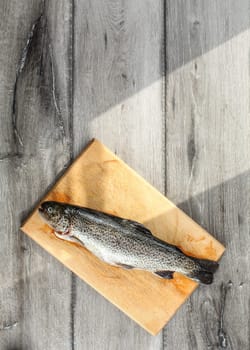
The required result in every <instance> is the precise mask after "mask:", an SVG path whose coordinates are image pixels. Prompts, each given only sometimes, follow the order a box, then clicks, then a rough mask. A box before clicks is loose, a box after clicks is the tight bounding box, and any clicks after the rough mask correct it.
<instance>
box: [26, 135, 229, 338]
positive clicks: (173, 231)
mask: <svg viewBox="0 0 250 350" xmlns="http://www.w3.org/2000/svg"><path fill="white" fill-rule="evenodd" d="M44 200H59V201H64V202H65V201H66V202H68V203H71V204H75V205H80V206H84V207H86V206H87V205H88V206H89V207H90V208H93V209H97V210H103V211H104V212H109V213H111V214H113V215H117V216H120V217H123V218H127V219H132V220H135V221H138V222H141V223H143V224H145V225H146V226H147V227H148V228H149V229H150V230H151V232H152V233H153V234H155V235H156V236H157V237H159V238H161V239H163V240H165V241H167V242H169V243H171V244H175V245H177V246H178V247H180V248H181V249H182V250H184V251H185V252H188V253H189V254H190V255H193V256H196V257H200V258H205V259H214V260H217V259H218V258H219V257H220V256H221V254H222V253H223V251H224V248H223V246H222V245H221V244H220V243H219V242H218V241H216V240H215V239H213V237H212V236H210V235H209V234H208V233H207V232H206V231H205V230H203V229H202V228H201V227H200V226H199V225H197V224H196V223H195V222H194V221H192V220H191V219H190V218H189V217H188V216H187V215H185V214H184V213H183V212H182V211H181V210H180V209H178V208H176V207H175V206H174V204H173V203H171V202H170V201H169V200H167V199H166V198H165V197H164V196H163V195H161V194H160V193H159V192H158V191H157V190H156V189H154V188H153V187H152V186H150V185H149V184H148V183H147V182H146V181H145V180H143V178H141V177H140V176H138V175H137V173H135V172H134V171H133V170H132V169H131V168H129V167H128V166H127V165H126V164H125V163H123V162H122V161H121V160H120V159H119V158H117V157H116V156H115V155H114V154H113V153H112V152H111V151H109V150H108V149H107V148H105V147H104V146H103V145H102V144H101V143H99V142H98V141H97V140H95V141H93V142H92V143H91V145H89V146H88V147H87V149H86V150H85V151H84V152H83V153H82V154H81V155H80V156H79V157H78V158H77V160H76V161H75V162H74V163H73V164H72V165H71V166H70V168H69V170H67V172H66V173H65V174H64V176H63V177H62V178H61V179H60V180H59V181H58V182H57V184H56V185H55V186H54V187H53V188H52V189H51V191H50V192H49V193H48V195H47V196H46V197H45V198H44V199H43V200H42V201H44ZM22 230H23V231H24V232H25V233H27V234H28V235H29V236H30V237H31V238H33V239H34V240H35V241H36V242H37V243H39V244H40V245H41V246H42V247H43V248H45V249H46V250H47V251H48V252H49V253H51V254H52V255H54V256H55V257H56V258H57V259H59V260H60V261H61V262H62V263H63V264H65V265H66V266H67V267H68V268H70V269H71V270H72V271H73V272H75V273H76V274H77V275H78V276H79V277H81V278H82V279H83V280H85V281H86V282H87V283H88V284H90V285H91V286H92V287H94V288H95V289H96V290H97V291H99V292H100V293H101V294H102V295H104V296H105V297H106V298H107V299H108V300H110V301H111V302H113V303H114V304H115V305H117V306H118V307H119V308H120V309H121V310H122V311H124V312H125V313H126V314H127V315H129V316H130V317H131V318H132V319H134V320H135V321H136V322H138V323H139V324H140V325H141V326H142V327H144V328H145V329H146V330H147V331H148V332H150V333H151V334H153V335H155V334H156V333H158V332H159V331H160V330H161V328H162V327H163V326H164V324H165V323H166V322H167V321H168V320H169V319H170V318H171V317H172V316H173V315H174V313H175V312H176V310H177V308H178V307H179V306H180V305H181V304H182V303H183V302H184V301H185V300H186V298H187V297H188V296H189V295H190V293H191V292H192V291H193V290H194V288H195V287H196V285H197V284H196V283H195V282H193V281H191V280H190V279H188V278H186V277H184V276H181V275H179V274H176V276H175V278H174V279H173V280H170V281H168V280H164V279H161V278H159V277H156V276H154V275H153V274H151V273H146V272H143V271H139V270H133V271H127V270H124V269H120V268H117V267H112V266H111V265H109V264H106V263H104V262H102V261H101V260H100V259H98V258H96V257H95V256H94V255H93V254H91V253H90V252H88V251H87V250H86V249H85V248H83V247H82V246H79V245H75V244H72V243H69V242H65V241H63V240H60V239H58V238H57V237H56V236H55V235H54V233H53V230H52V229H51V228H50V227H49V226H48V225H47V224H45V223H44V220H42V219H41V218H40V216H39V214H38V211H37V210H35V211H34V213H33V214H32V215H31V217H30V218H29V219H28V220H27V222H26V223H25V224H24V225H23V227H22Z"/></svg>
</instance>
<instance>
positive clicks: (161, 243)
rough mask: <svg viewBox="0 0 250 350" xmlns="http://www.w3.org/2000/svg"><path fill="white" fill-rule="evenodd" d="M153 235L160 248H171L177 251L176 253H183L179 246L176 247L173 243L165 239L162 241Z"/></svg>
mask: <svg viewBox="0 0 250 350" xmlns="http://www.w3.org/2000/svg"><path fill="white" fill-rule="evenodd" d="M153 237H154V241H155V242H156V243H157V244H158V245H159V246H161V247H162V248H165V249H166V248H167V249H171V250H173V251H175V252H177V253H181V254H183V251H182V250H181V249H180V248H178V247H177V246H176V245H173V244H170V243H167V242H165V241H162V240H161V239H159V238H157V237H155V236H153Z"/></svg>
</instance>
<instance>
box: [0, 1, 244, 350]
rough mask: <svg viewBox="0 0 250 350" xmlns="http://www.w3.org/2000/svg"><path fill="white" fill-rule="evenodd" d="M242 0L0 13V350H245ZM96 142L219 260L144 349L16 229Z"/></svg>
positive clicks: (125, 323)
mask: <svg viewBox="0 0 250 350" xmlns="http://www.w3.org/2000/svg"><path fill="white" fill-rule="evenodd" d="M249 27H250V1H247V0H239V1H234V0H217V1H215V0H211V1H206V0H202V1H195V0H182V1H181V0H178V1H176V0H175V1H170V0H169V1H164V0H154V1H151V0H137V1H134V0H126V1H121V0H120V1H119V0H107V1H102V0H45V1H43V0H1V3H0V82H1V83H0V118H1V119H0V120H1V124H0V202H1V207H0V209H1V210H0V234H1V237H0V350H57V349H60V350H70V349H72V350H73V349H74V350H80V349H86V350H91V349H93V350H99V349H100V350H106V349H107V350H113V349H119V350H122V349H126V350H128V349H129V350H134V349H136V350H145V349H152V350H153V349H154V350H160V349H167V350H172V349H174V350H175V349H177V350H178V349H181V350H185V349H192V350H194V349H198V350H200V349H201V350H202V349H220V348H226V349H236V350H238V349H241V350H248V349H250V317H249V314H250V278H249V267H250V258H249V251H250V235H249V225H250V174H249V169H250V157H249V150H250V115H249V114H250V71H249V70H250V63H249V52H250V32H249ZM93 137H97V138H99V139H100V140H101V141H102V142H103V143H105V144H106V145H107V146H108V147H110V148H111V149H112V150H113V151H114V152H116V153H117V154H118V155H119V156H120V157H121V158H122V159H124V160H125V161H126V162H127V163H128V164H129V165H130V166H132V167H133V168H134V169H135V170H136V171H138V172H139V173H140V174H141V175H142V176H144V177H145V178H146V179H147V180H148V181H149V182H150V183H151V184H153V185H154V186H155V187H156V188H158V189H159V190H160V191H161V192H162V193H164V194H166V195H167V196H168V197H169V198H170V199H171V200H173V201H174V202H175V203H176V204H177V205H179V206H180V207H181V208H182V209H183V210H184V211H185V212H186V213H188V214H189V215H190V216H191V217H192V218H194V219H195V220H196V221H197V222H198V223H199V224H200V225H202V226H203V227H204V228H206V229H207V230H208V231H209V232H211V233H212V234H213V235H214V236H215V237H217V238H218V239H219V240H220V241H221V242H222V243H223V244H225V245H226V247H227V251H226V253H225V255H224V257H223V259H222V261H221V266H220V269H219V272H218V273H217V274H216V279H215V283H214V284H213V285H212V286H211V287H206V286H200V287H199V289H198V290H196V292H195V293H194V294H193V296H192V297H191V298H190V299H189V300H188V301H187V302H186V304H185V305H184V306H183V307H182V308H181V309H180V310H179V311H178V313H177V314H176V316H175V317H174V318H173V319H172V320H171V322H170V323H169V324H168V326H167V327H165V329H164V330H163V332H161V333H160V334H159V335H158V336H156V337H153V336H150V335H149V334H147V333H146V332H145V331H144V330H143V329H141V328H140V327H139V326H138V325H136V324H135V323H134V322H133V321H131V320H130V319H129V318H128V317H126V316H125V315H124V314H122V313H121V312H120V311H119V310H118V309H117V308H115V307H114V306H113V305H111V304H110V303H109V302H107V301H106V300H105V299H104V298H103V297H101V296H100V295H98V294H97V293H96V292H95V291H93V290H92V289H91V288H90V287H89V286H88V285H86V284H85V283H84V282H82V281H81V280H79V279H78V278H76V277H75V276H74V275H73V274H72V273H71V272H70V271H68V270H67V269H66V268H64V267H63V266H62V265H61V264H60V263H59V262H58V261H56V260H55V259H54V258H53V257H51V256H50V255H49V254H48V253H46V252H45V251H44V250H43V249H42V248H40V247H39V246H38V245H37V244H35V243H34V242H33V241H31V240H30V239H29V238H27V237H26V236H24V235H23V234H22V233H21V232H20V231H19V227H20V223H21V222H22V220H23V219H24V218H25V217H26V216H27V215H28V213H29V212H30V211H31V209H32V208H33V207H34V205H35V204H36V203H37V201H38V200H39V198H41V197H42V195H44V193H46V191H47V189H48V186H50V185H51V184H52V183H53V181H54V180H55V178H56V177H57V176H58V175H59V174H60V172H61V171H63V170H65V168H66V167H67V166H68V164H69V163H70V162H71V161H72V160H73V159H74V157H75V156H76V155H77V154H78V153H79V152H80V151H81V150H82V148H83V147H84V146H85V145H86V144H87V142H88V141H89V140H90V139H91V138H93Z"/></svg>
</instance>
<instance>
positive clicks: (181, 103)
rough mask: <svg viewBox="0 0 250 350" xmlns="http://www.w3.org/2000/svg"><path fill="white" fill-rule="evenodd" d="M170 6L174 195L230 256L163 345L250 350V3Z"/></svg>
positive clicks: (170, 190) (170, 174)
mask: <svg viewBox="0 0 250 350" xmlns="http://www.w3.org/2000/svg"><path fill="white" fill-rule="evenodd" d="M167 5H168V7H167V11H166V12H167V17H166V21H167V28H166V33H167V62H168V80H167V87H168V89H167V103H166V106H167V125H166V126H167V128H166V130H167V135H166V140H167V147H166V150H167V157H166V163H167V169H166V170H167V172H166V174H167V195H168V196H169V198H170V199H172V200H173V201H174V202H175V203H177V204H179V205H180V206H181V208H183V209H184V210H185V211H186V212H187V213H188V214H189V215H191V216H192V217H193V218H194V219H195V220H196V221H197V222H198V223H200V224H201V225H202V226H203V227H204V228H206V229H208V230H209V231H210V232H212V233H213V234H215V236H216V237H217V238H218V239H220V240H222V241H223V242H224V244H225V245H226V247H227V250H226V254H225V256H224V257H223V259H222V264H221V267H220V269H219V272H218V274H217V276H216V279H215V284H214V285H213V286H212V287H211V288H199V289H198V290H197V291H196V292H195V293H194V294H193V296H192V297H191V298H190V300H189V301H188V303H187V304H185V306H184V307H183V308H182V309H181V310H180V312H179V313H178V314H177V315H176V317H175V318H174V319H173V320H172V322H170V324H169V325H168V327H166V329H165V330H164V343H165V347H166V348H167V349H207V348H211V349H218V348H227V349H249V348H250V343H249V295H250V284H249V279H248V277H247V276H248V270H249V263H250V261H249V253H248V252H249V244H250V243H249V220H248V218H249V209H250V208H249V185H250V183H249V168H250V161H249V155H248V153H249V152H248V150H249V146H250V144H249V142H250V141H249V140H250V138H249V130H250V128H249V127H250V125H249V124H250V122H249V118H248V117H247V116H248V114H249V76H248V74H246V72H248V71H249V42H250V41H249V39H250V38H249V35H250V34H249V29H248V28H249V16H248V13H249V1H240V2H237V3H236V2H234V1H209V2H205V1H203V2H196V1H175V2H170V1H169V2H167ZM242 25H243V27H244V28H243V27H242ZM239 28H243V31H241V30H239ZM246 29H247V30H246ZM228 39H230V40H228ZM211 43H213V45H211ZM217 46H218V47H217ZM188 50H189V55H186V53H185V52H187V51H188ZM208 50H210V51H208ZM184 51H185V52H184ZM197 53H199V54H197ZM185 57H186V58H185ZM187 57H188V59H187ZM175 58H177V61H178V62H179V63H176V62H175ZM181 58H182V60H181ZM230 280H231V281H232V283H230V282H229V281H230ZM176 334H178V336H177V335H176Z"/></svg>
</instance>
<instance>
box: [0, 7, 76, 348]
mask: <svg viewBox="0 0 250 350" xmlns="http://www.w3.org/2000/svg"><path fill="white" fill-rule="evenodd" d="M0 7H1V10H0V17H1V20H0V23H1V24H0V26H1V28H0V31H1V36H0V46H1V50H0V51H1V53H0V63H1V64H0V65H1V73H0V74H1V88H0V89H1V93H0V114H1V128H0V130H1V131H0V142H1V147H0V152H1V153H0V171H1V175H0V183H1V186H0V193H1V194H0V200H1V212H0V217H1V220H0V221H1V244H0V255H1V259H0V281H1V283H0V284H1V288H0V349H1V350H7V349H41V350H44V349H57V348H60V349H69V348H70V347H71V339H70V336H69V335H70V328H71V326H70V322H71V318H70V290H71V288H70V279H71V277H70V273H69V271H67V270H66V269H64V268H63V267H62V265H61V264H58V263H57V262H56V261H55V259H53V258H52V257H51V256H49V255H48V254H47V253H46V252H45V251H44V250H41V249H40V248H39V247H38V245H36V244H34V243H33V242H32V241H31V240H29V239H26V237H24V236H23V234H22V233H21V235H20V234H19V232H18V226H19V225H20V224H21V221H22V220H23V219H24V217H26V215H27V213H28V211H30V209H31V206H32V205H34V203H36V201H37V200H38V198H39V197H40V196H41V195H42V193H43V192H44V191H45V189H46V187H47V186H48V185H50V184H51V182H52V181H54V178H55V176H56V175H57V174H58V172H59V171H60V170H61V169H62V168H63V167H64V166H65V165H66V164H67V163H68V161H69V159H70V151H69V145H70V132H69V129H70V128H69V121H70V119H69V115H70V110H71V106H70V103H71V102H70V100H71V97H70V90H71V87H70V85H71V80H70V69H69V68H70V66H71V64H70V56H71V55H70V48H69V47H70V43H69V42H70V40H71V37H70V35H69V32H68V28H69V26H68V25H66V29H65V27H64V25H65V23H67V21H68V17H69V15H70V7H69V5H68V1H53V2H50V1H45V2H44V1H2V2H1V5H0ZM31 188H32V191H31ZM62 320H63V321H62Z"/></svg>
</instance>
